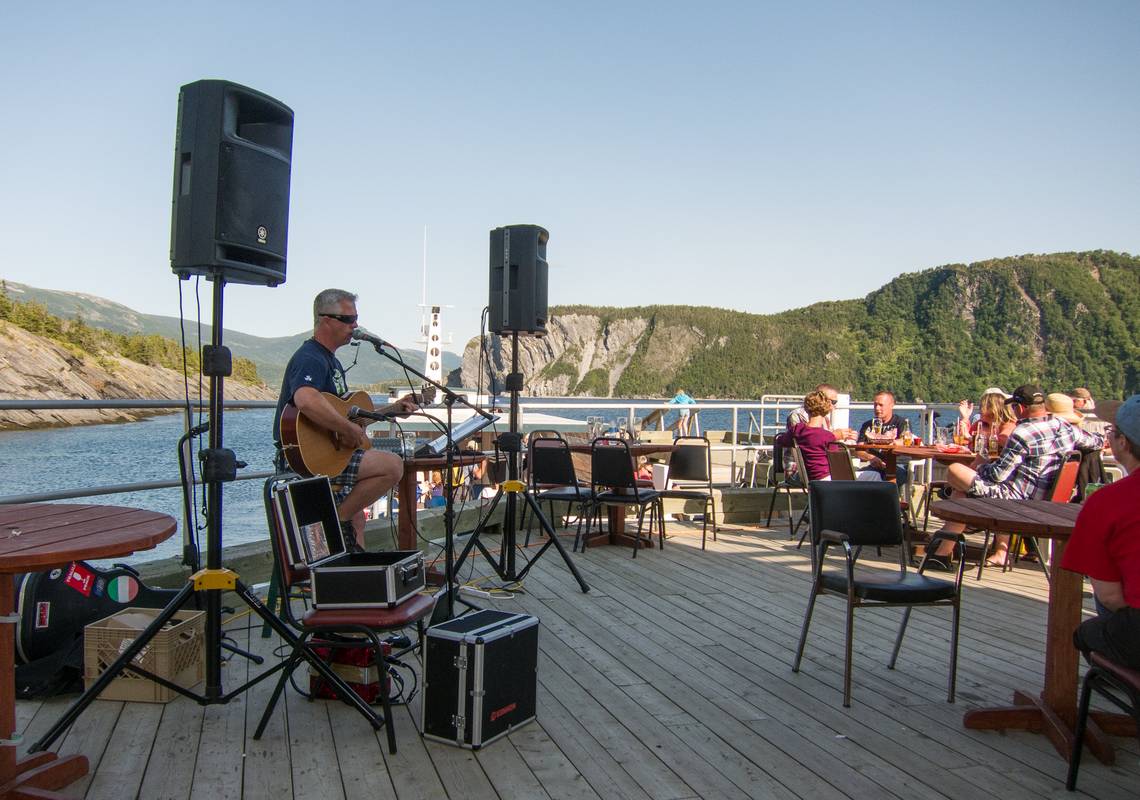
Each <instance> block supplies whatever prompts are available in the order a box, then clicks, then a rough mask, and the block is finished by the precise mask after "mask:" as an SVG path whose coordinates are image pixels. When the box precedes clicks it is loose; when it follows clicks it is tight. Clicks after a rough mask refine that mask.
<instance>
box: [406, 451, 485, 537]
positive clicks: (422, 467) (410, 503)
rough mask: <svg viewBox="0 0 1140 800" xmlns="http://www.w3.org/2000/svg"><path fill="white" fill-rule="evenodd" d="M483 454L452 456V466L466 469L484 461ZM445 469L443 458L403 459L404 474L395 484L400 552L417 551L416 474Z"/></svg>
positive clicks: (445, 463)
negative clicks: (397, 502) (397, 500)
mask: <svg viewBox="0 0 1140 800" xmlns="http://www.w3.org/2000/svg"><path fill="white" fill-rule="evenodd" d="M486 459H487V456H486V455H485V454H484V453H476V452H463V453H458V454H456V455H455V456H453V459H452V466H456V467H467V466H470V465H471V464H478V463H479V462H480V461H485V460H486ZM446 468H447V459H446V458H445V457H443V456H432V457H429V458H405V459H404V474H403V476H401V478H400V482H399V483H398V484H396V493H397V497H398V498H399V501H400V508H399V516H398V518H397V525H396V545H397V548H398V549H400V550H418V549H419V547H420V545H419V541H418V540H417V536H418V531H417V528H416V512H417V509H416V473H417V472H430V471H431V470H444V469H446Z"/></svg>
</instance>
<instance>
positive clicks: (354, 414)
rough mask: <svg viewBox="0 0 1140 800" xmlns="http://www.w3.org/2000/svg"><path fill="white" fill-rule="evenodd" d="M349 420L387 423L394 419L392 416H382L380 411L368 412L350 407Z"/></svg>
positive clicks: (358, 407) (356, 407) (357, 407)
mask: <svg viewBox="0 0 1140 800" xmlns="http://www.w3.org/2000/svg"><path fill="white" fill-rule="evenodd" d="M348 418H349V419H370V420H372V421H373V422H387V421H388V420H390V419H392V415H391V414H382V413H381V412H379V411H366V410H365V409H363V408H361V407H360V406H349V409H348Z"/></svg>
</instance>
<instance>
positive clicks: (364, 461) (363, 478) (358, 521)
mask: <svg viewBox="0 0 1140 800" xmlns="http://www.w3.org/2000/svg"><path fill="white" fill-rule="evenodd" d="M403 474H404V462H403V461H402V460H401V459H400V457H399V456H397V455H395V454H394V453H384V452H381V451H379V450H367V451H365V453H364V456H363V457H362V458H361V460H360V469H359V471H358V472H357V473H356V485H355V486H353V487H352V491H351V492H349V493H348V496H347V497H345V498H344V499H343V500H341V502H340V506H339V507H338V508H337V517H339V518H340V519H341V521H344V520H352V530H353V533H355V534H356V541H357V543H358V544H359V545H360V546H361V547H363V546H364V509H366V508H367V507H368V506H370V505H372V504H373V503H375V502H376V501H377V500H379V499H380V498H381V497H382V496H383V495H385V494H387V492H388V490H389V489H391V488H392V487H393V486H395V485H396V484H397V483H398V482H399V481H400V478H401V477H402V476H403Z"/></svg>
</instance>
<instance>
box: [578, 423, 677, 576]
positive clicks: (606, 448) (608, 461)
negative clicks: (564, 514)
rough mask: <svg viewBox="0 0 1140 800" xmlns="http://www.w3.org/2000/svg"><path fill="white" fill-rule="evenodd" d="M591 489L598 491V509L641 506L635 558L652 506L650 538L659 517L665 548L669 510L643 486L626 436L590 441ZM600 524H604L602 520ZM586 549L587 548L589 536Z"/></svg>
mask: <svg viewBox="0 0 1140 800" xmlns="http://www.w3.org/2000/svg"><path fill="white" fill-rule="evenodd" d="M590 489H591V491H592V492H593V494H594V509H595V510H597V509H600V508H601V507H602V506H636V507H637V544H636V545H635V546H634V548H633V557H634V558H637V551H638V550H640V549H641V542H642V541H643V539H642V536H641V531H642V526H643V524H644V522H645V511H646V509H649V539H650V542H651V543H652V541H653V521H654V519H656V520H657V525H658V533H657V542H658V547H660V548H662V549H664V547H665V513H664V507H663V504H662V502H661V494H660V493H659V492H657V491H655V490H654V489H649V488H646V487H644V486H641V485H640V484H639V483H638V482H637V476H636V474H635V473H634V471H633V456H632V454H631V453H630V450H629V443H628V442H627V441H626V440H625V439H612V438H608V437H599V438H597V439H595V440H594V441H593V442H592V443H591V444H590ZM592 521H593V514H591V515H590V518H589V519H587V521H586V536H587V537H588V536H589V535H590V525H591V523H592ZM599 524H600V523H599ZM582 541H583V548H585V539H583V540H582Z"/></svg>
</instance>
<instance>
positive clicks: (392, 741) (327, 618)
mask: <svg viewBox="0 0 1140 800" xmlns="http://www.w3.org/2000/svg"><path fill="white" fill-rule="evenodd" d="M285 483H288V481H282V480H280V479H278V478H276V477H273V478H269V480H267V481H266V482H265V490H264V500H265V516H266V521H267V523H268V526H269V534H270V536H269V538H270V540H271V541H272V544H273V555H274V561H275V564H274V567H275V570H276V571H277V574H278V578H279V579H280V583H281V587H282V590H281V591H282V597H283V602H282V603H281V610H280V613H279V616H280V617H281V618H282V619H283V620H284V621H285V622H286V623H288V624H289V625H290V626H291V627H293V628H294V629H296V630H297V632H298V633H299V634H300V639H299V640H298V642H297V644H296V645H295V646H294V647H293V649H292V652H290V653H289V656H288V659H287V661H286V663H285V666H284V667H283V669H282V670H281V678H280V679H279V680H278V681H277V685H276V687H274V689H273V694H272V695H271V696H270V698H269V703H268V704H267V705H266V706H265V711H264V713H263V714H262V715H261V721H260V722H259V723H258V725H257V730H256V731H255V732H254V734H253V738H254V739H260V738H261V734H262V732H264V730H265V726H266V725H267V724H268V722H269V718H270V716H271V715H272V713H273V709H274V707H275V706H276V705H277V701H278V699H280V697H281V693H282V692H283V691H284V690H285V683H286V681H288V680H289V677H290V675H292V674H293V670H295V669H296V668H297V667H298V666H300V664H301V661H303V660H306V658H307V656H308V655H311V651H310V653H309V654H307V653H306V650H307V648H308V644H307V643H308V640H309V639H310V638H311V637H312V636H313V635H314V634H320V635H322V636H328V637H331V638H334V639H335V638H336V637H337V635H338V634H339V635H344V634H352V635H353V636H355V637H358V638H357V639H356V640H355V642H353V641H352V640H344V641H341V640H338V644H358V645H360V646H370V647H372V648H374V650H373V652H375V653H376V662H375V666H376V668H377V672H378V674H379V675H380V676H381V680H384V676H385V675H386V674H387V666H386V665H385V663H384V655H383V653H384V647H383V644H382V643H381V640H380V638H379V636H378V634H379V633H380V632H386V631H399V630H402V629H403V628H406V627H408V626H409V625H411V624H413V623H415V625H416V630H417V634H418V641H417V643H416V646H420V644H421V643H422V641H423V632H424V626H423V620H424V617H426V616H427V615H429V614H430V613H431V612H432V610H433V609H434V607H435V598H433V597H430V596H429V595H425V594H417V595H415V596H413V597H411V598H409V599H408V600H405V601H404V602H403V603H401V604H400V605H398V606H396V607H395V608H337V609H316V608H313V609H308V610H307V611H305V613H304V614H303V615H302V616H301V617H299V618H298V617H297V616H296V615H295V614H294V613H293V608H292V604H291V603H290V602H289V600H288V598H290V597H291V596H292V595H293V594H294V593H295V591H296V589H297V587H298V586H299V584H301V583H304V582H306V581H307V580H308V578H309V568H308V566H307V565H306V564H305V563H304V561H303V560H302V559H300V558H298V557H297V553H296V552H295V549H293V548H291V547H290V544H289V539H290V534H289V532H288V531H287V528H286V526H287V524H288V523H287V522H286V521H285V520H283V519H282V518H281V516H280V515H279V514H278V513H277V508H276V504H275V503H274V502H273V493H274V491H275V490H276V489H277V488H278V487H279V486H280V485H283V484H285ZM325 486H326V487H327V492H328V494H327V503H328V505H329V507H330V508H331V517H329V518H330V519H333V520H335V518H336V502H335V500H334V499H333V494H332V487H331V486H329V485H328V481H327V480H326V481H325ZM319 501H320V502H322V503H323V502H325V499H324V496H323V495H322V496H321V497H320V498H319ZM326 516H327V515H326ZM338 530H339V528H338ZM361 636H363V637H364V638H363V639H360V638H359V637H361ZM335 688H336V687H335V686H334V689H335ZM345 688H347V687H345ZM338 691H339V690H338ZM349 691H351V690H349ZM380 696H381V698H382V701H383V712H384V715H383V717H382V718H381V717H377V716H376V713H375V712H374V711H372V709H371V708H370V707H369V706H368V704H367V703H364V702H363V700H360V698H359V697H358V696H357V697H356V700H357V701H359V702H353V701H352V700H351V699H350V698H345V697H342V698H341V699H343V700H345V702H350V703H351V704H352V705H353V706H354V707H356V709H357V710H358V711H359V712H360V713H361V715H362V716H364V718H365V719H367V720H368V722H369V723H370V724H371V725H372V727H373V728H375V729H377V730H379V728H380V726H381V725H383V726H384V727H385V728H386V729H387V734H388V752H390V753H395V752H396V732H395V730H394V728H393V719H392V707H391V704H390V702H389V698H388V691H387V689H386V687H385V690H384V691H382V692H381V693H380Z"/></svg>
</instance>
